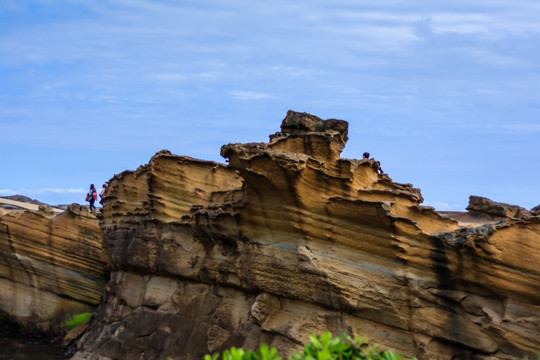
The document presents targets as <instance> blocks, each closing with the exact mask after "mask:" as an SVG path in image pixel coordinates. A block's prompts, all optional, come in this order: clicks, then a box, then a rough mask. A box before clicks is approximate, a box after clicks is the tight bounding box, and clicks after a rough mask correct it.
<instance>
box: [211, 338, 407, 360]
mask: <svg viewBox="0 0 540 360" xmlns="http://www.w3.org/2000/svg"><path fill="white" fill-rule="evenodd" d="M309 340H310V342H309V343H308V344H306V345H305V346H304V352H303V353H302V354H297V353H295V354H294V355H292V356H289V357H288V358H287V359H288V360H406V358H405V357H403V356H401V355H399V354H394V353H393V352H391V351H390V350H384V351H378V350H377V345H374V346H371V347H369V346H368V344H367V341H366V339H364V338H361V337H358V336H355V337H354V338H351V337H350V336H348V335H346V334H341V335H340V336H338V337H336V338H333V337H332V334H331V333H330V332H325V333H324V334H322V335H321V336H320V337H317V336H316V335H315V334H311V335H310V337H309ZM413 359H416V358H413ZM413 359H411V360H413ZM204 360H220V359H219V354H213V355H206V356H205V357H204ZM221 360H281V357H279V356H278V354H277V349H276V348H272V349H269V348H268V345H262V346H261V348H260V349H259V350H258V351H256V352H255V351H250V350H247V351H244V350H243V349H237V348H235V347H232V348H231V349H229V350H225V351H224V352H223V355H222V358H221Z"/></svg>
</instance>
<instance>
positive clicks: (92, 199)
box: [85, 184, 97, 211]
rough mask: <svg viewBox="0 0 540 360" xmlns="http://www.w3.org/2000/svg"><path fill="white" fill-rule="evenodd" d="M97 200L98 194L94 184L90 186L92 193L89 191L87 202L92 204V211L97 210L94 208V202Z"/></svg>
mask: <svg viewBox="0 0 540 360" xmlns="http://www.w3.org/2000/svg"><path fill="white" fill-rule="evenodd" d="M96 199H97V192H96V187H95V186H94V184H90V191H88V194H86V199H85V200H86V201H88V202H89V203H90V211H92V210H95V209H96V207H95V206H94V202H95V201H96Z"/></svg>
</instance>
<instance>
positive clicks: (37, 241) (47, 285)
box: [0, 203, 105, 331]
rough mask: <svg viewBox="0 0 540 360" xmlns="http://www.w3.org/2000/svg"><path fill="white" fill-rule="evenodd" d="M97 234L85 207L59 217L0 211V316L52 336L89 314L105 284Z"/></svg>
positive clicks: (43, 209) (43, 211) (44, 210)
mask: <svg viewBox="0 0 540 360" xmlns="http://www.w3.org/2000/svg"><path fill="white" fill-rule="evenodd" d="M101 251H102V243H101V231H100V228H99V224H98V221H97V219H96V217H95V216H94V215H91V214H90V212H89V211H88V210H87V208H86V207H81V206H80V205H77V204H73V205H70V206H69V207H68V209H67V210H66V211H64V212H62V213H61V214H58V215H55V211H54V210H53V209H52V208H51V207H49V206H46V205H44V204H42V203H41V204H40V205H39V210H38V211H30V210H24V211H23V210H6V209H0V317H2V318H7V319H9V320H11V321H16V322H17V323H18V324H19V325H20V326H22V327H23V328H27V329H32V330H34V329H39V330H51V331H58V330H59V329H60V328H62V326H64V325H65V324H63V322H65V321H66V320H67V319H68V318H69V317H71V316H73V315H75V314H78V313H82V312H87V311H94V310H95V309H96V307H97V305H98V304H99V301H100V298H101V294H102V292H103V287H104V284H105V263H104V262H103V261H102V260H101V256H102V253H101Z"/></svg>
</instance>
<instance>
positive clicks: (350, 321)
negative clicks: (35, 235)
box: [73, 111, 540, 359]
mask: <svg viewBox="0 0 540 360" xmlns="http://www.w3.org/2000/svg"><path fill="white" fill-rule="evenodd" d="M346 141H347V123H346V122H344V121H341V120H326V121H323V120H321V119H319V118H317V117H315V116H312V115H309V114H301V113H295V112H292V111H291V112H289V113H288V114H287V116H286V118H285V119H284V121H283V123H282V127H281V132H280V133H277V134H275V135H272V136H271V138H270V142H269V143H251V144H229V145H226V146H224V147H223V148H222V151H221V153H222V155H223V156H224V157H225V158H227V159H228V162H229V165H228V166H225V165H221V164H217V163H214V162H207V161H200V160H195V159H191V158H187V157H181V156H175V155H172V154H171V153H170V152H168V151H162V152H159V153H157V154H156V155H155V156H154V157H153V158H152V159H151V160H150V162H149V164H147V165H145V166H142V167H140V168H139V169H137V170H136V171H126V172H124V173H122V174H120V175H118V176H116V177H115V178H113V179H112V180H111V181H110V187H109V191H108V194H107V197H106V202H105V208H104V212H103V214H104V216H103V220H102V230H103V234H104V240H105V244H106V246H107V251H108V254H109V257H110V261H111V268H112V274H111V280H110V281H109V283H108V284H107V286H106V292H105V295H104V297H103V302H102V304H101V305H100V309H99V311H98V316H97V317H96V318H95V320H94V321H93V322H92V323H91V324H90V327H89V330H88V331H87V333H86V334H85V335H84V337H83V338H82V340H81V341H80V342H79V352H78V353H77V354H76V355H75V356H74V358H73V359H201V358H202V356H203V355H204V354H207V353H210V352H215V351H221V350H223V349H225V348H228V347H230V346H237V347H238V346H240V347H244V348H250V349H254V348H257V347H258V346H259V345H260V344H262V343H266V344H269V345H270V346H276V347H277V348H278V350H279V352H280V354H281V356H284V357H285V356H287V355H289V354H291V353H292V352H293V351H295V350H300V349H301V348H302V344H303V343H305V342H306V341H307V340H308V336H309V335H310V334H311V333H322V332H324V331H327V330H329V331H332V332H333V333H334V334H339V333H341V332H343V331H344V332H347V333H354V334H358V335H361V336H364V337H366V338H368V339H369V340H370V342H373V343H377V344H380V346H382V347H384V348H389V349H392V350H394V351H396V352H399V353H401V354H404V355H406V356H413V355H414V356H417V357H418V358H419V359H511V358H513V357H522V356H525V355H532V354H534V352H535V351H538V350H540V311H539V310H540V291H539V289H540V270H539V269H538V266H537V264H539V263H540V217H538V216H534V215H533V214H531V216H527V217H526V218H516V217H502V218H501V219H497V220H496V221H480V220H479V219H481V218H480V217H475V218H474V219H475V221H476V223H474V225H470V224H473V222H471V221H470V220H471V218H469V219H466V220H468V221H469V222H468V224H469V225H464V223H463V222H460V221H458V220H454V219H452V218H451V217H449V216H448V214H446V215H445V216H442V215H441V214H438V213H437V212H435V211H434V210H433V209H432V208H429V207H424V206H421V205H420V204H421V202H422V200H423V199H422V196H421V194H420V191H419V190H418V189H415V188H413V187H412V186H411V185H409V184H398V183H394V182H393V181H392V180H391V179H390V178H389V177H388V176H387V175H385V174H380V173H379V171H378V169H379V164H378V163H377V162H376V161H375V160H373V159H366V160H348V159H341V158H340V157H339V154H340V152H341V151H342V150H343V147H344V146H345V142H346ZM486 216H488V215H486ZM488 218H489V219H492V217H490V216H488ZM499 220H500V221H499Z"/></svg>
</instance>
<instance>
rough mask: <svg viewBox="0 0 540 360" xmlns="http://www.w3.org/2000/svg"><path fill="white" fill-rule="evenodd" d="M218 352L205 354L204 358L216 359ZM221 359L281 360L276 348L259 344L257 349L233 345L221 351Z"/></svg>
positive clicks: (205, 359) (208, 359)
mask: <svg viewBox="0 0 540 360" xmlns="http://www.w3.org/2000/svg"><path fill="white" fill-rule="evenodd" d="M218 359H219V354H214V355H206V356H205V357H204V360H218ZM222 360H281V358H280V357H279V356H278V355H277V349H276V348H272V349H269V348H268V345H266V344H264V345H261V348H260V349H259V351H256V352H255V351H251V350H246V351H244V350H243V349H237V348H235V347H234V346H233V347H232V348H230V349H229V350H225V351H224V352H223V356H222Z"/></svg>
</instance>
